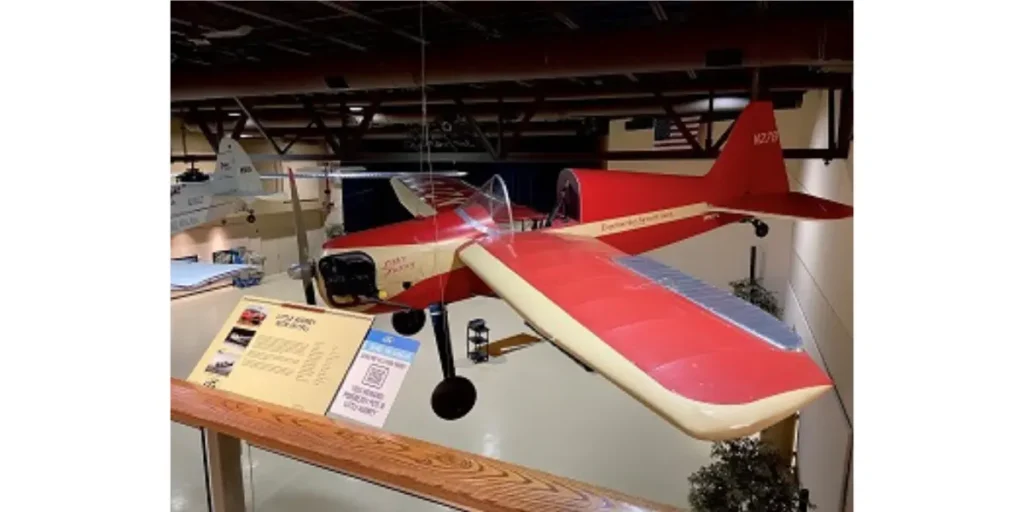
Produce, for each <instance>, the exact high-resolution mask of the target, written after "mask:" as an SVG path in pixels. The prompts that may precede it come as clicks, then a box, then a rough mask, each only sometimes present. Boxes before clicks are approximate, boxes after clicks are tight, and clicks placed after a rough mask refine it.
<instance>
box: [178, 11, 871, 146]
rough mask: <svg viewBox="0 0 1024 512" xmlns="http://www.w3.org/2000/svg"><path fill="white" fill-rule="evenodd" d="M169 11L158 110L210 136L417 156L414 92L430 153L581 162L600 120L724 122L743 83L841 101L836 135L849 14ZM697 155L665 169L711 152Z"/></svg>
mask: <svg viewBox="0 0 1024 512" xmlns="http://www.w3.org/2000/svg"><path fill="white" fill-rule="evenodd" d="M171 16H172V18H171V31H172V33H171V38H172V45H171V50H172V55H171V60H172V63H171V70H172V83H171V94H172V104H171V110H172V114H173V115H176V116H180V117H181V118H182V119H183V120H185V123H184V124H185V126H186V127H187V128H188V129H190V130H194V131H199V132H203V133H204V135H206V136H207V138H208V140H216V137H217V136H218V134H232V135H235V136H238V137H265V136H269V137H271V138H272V139H274V140H275V144H276V145H277V146H278V149H279V150H283V149H284V148H285V146H287V145H288V143H289V142H292V141H294V140H301V139H320V140H326V141H327V143H328V145H329V146H330V147H331V149H332V153H334V154H333V155H332V156H333V157H336V158H335V159H337V160H351V161H369V160H373V159H378V158H380V159H384V160H387V159H388V158H392V157H387V156H384V155H386V154H389V153H395V152H408V151H414V150H415V149H416V145H417V144H419V140H418V139H417V137H418V136H417V135H416V133H417V132H419V131H421V130H422V127H421V123H422V117H423V114H424V112H423V107H422V106H421V102H422V101H423V100H424V94H425V100H426V103H427V104H428V106H427V111H426V115H427V118H428V120H429V121H430V122H431V127H432V129H436V130H437V131H438V136H437V139H436V141H435V144H437V143H440V144H442V146H439V147H437V148H436V149H435V150H436V151H461V152H463V153H467V152H470V153H476V154H482V155H483V157H485V158H486V157H488V156H489V157H490V158H492V159H502V158H513V159H515V158H514V157H515V156H516V154H517V153H524V152H525V153H533V152H543V151H547V149H546V148H548V147H549V146H558V147H559V148H563V149H562V150H561V151H563V152H565V151H572V152H584V153H585V152H594V151H599V148H598V147H596V146H595V143H594V141H595V140H596V137H597V136H598V135H600V134H601V133H603V130H606V129H607V122H608V121H609V120H610V119H621V118H627V119H640V120H642V119H651V118H664V119H670V120H672V122H673V123H674V124H676V125H682V124H684V123H683V119H684V118H689V117H691V116H695V118H697V119H699V120H701V121H707V120H709V119H716V120H728V119H731V118H735V116H736V114H737V113H738V111H739V110H740V109H741V108H742V105H743V103H742V101H743V100H745V99H747V98H749V97H750V96H751V95H752V93H753V92H754V91H755V89H754V88H755V86H756V87H757V89H756V91H757V93H758V94H759V95H761V96H767V97H771V98H772V99H773V101H775V103H776V106H777V107H778V108H794V107H797V106H799V105H800V102H801V100H802V95H803V93H804V92H806V91H808V90H812V89H833V90H843V91H844V93H843V94H842V97H843V98H844V100H842V104H841V105H839V106H837V107H836V115H837V116H839V124H840V125H841V126H840V130H839V131H840V133H839V134H837V137H839V138H842V137H843V136H844V135H845V136H846V137H847V138H848V137H849V135H848V133H849V127H848V126H846V133H845V134H844V133H843V132H844V129H843V126H842V125H843V123H844V121H843V117H842V114H843V113H845V112H846V111H847V110H848V109H849V106H848V105H846V103H847V100H846V99H845V98H849V97H851V94H847V93H846V91H849V90H850V89H851V87H852V78H851V77H852V62H853V35H852V33H853V30H852V25H853V21H852V20H853V4H852V2H772V3H768V2H422V3H421V2H182V1H177V2H172V4H171ZM421 16H422V18H421ZM421 19H422V25H421ZM424 54H425V56H426V61H425V65H424V63H423V61H422V60H421V56H422V55H424ZM423 84H425V85H426V87H425V88H424V87H422V86H423ZM712 97H713V98H714V99H713V100H711V101H710V102H709V99H710V98H712ZM837 103H838V102H837ZM846 117H847V118H849V117H852V110H850V113H849V115H847V116H846ZM850 122H851V121H850V120H849V119H846V121H845V124H846V125H849V124H850ZM452 127H454V128H452ZM445 128H447V131H446V130H445ZM445 136H447V137H449V138H457V137H456V136H460V137H464V138H466V139H469V140H468V146H467V145H465V144H463V145H461V146H460V144H457V143H456V142H458V141H455V142H452V143H451V144H449V146H444V137H445ZM431 138H432V139H433V138H435V137H434V135H431ZM687 138H688V139H689V137H687ZM437 141H441V142H437ZM695 142H698V144H695V145H693V146H692V149H691V150H690V152H689V153H687V154H682V153H680V154H679V155H674V156H679V157H691V156H692V157H713V156H714V154H715V151H714V149H715V146H716V145H715V144H714V143H713V142H715V141H695ZM707 142H712V143H711V144H708V143H707ZM840 146H844V144H842V141H841V140H840V141H838V142H837V143H836V144H835V148H833V149H835V150H837V151H838V150H840V149H842V148H841V147H840ZM565 148H568V149H565ZM807 155H808V157H810V156H811V154H810V153H808V154H807ZM821 155H823V154H814V157H819V156H821ZM831 155H832V157H835V156H836V155H838V153H837V152H833V153H832V154H831ZM208 156H209V155H207V157H208ZM790 156H792V155H790ZM519 157H521V158H525V156H524V155H519ZM821 157H823V156H821Z"/></svg>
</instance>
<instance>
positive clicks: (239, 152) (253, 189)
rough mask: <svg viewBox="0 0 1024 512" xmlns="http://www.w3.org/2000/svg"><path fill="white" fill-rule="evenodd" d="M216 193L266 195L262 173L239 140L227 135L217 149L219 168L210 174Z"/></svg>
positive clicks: (223, 194) (220, 194)
mask: <svg viewBox="0 0 1024 512" xmlns="http://www.w3.org/2000/svg"><path fill="white" fill-rule="evenodd" d="M210 182H211V187H212V191H213V193H214V195H218V196H236V197H255V196H262V195H265V194H266V192H264V191H263V182H262V180H261V179H260V173H258V172H256V167H255V166H254V165H253V164H252V159H251V158H249V155H248V154H247V153H246V152H245V150H244V149H242V144H241V143H239V142H238V141H237V140H234V139H232V138H228V137H225V138H224V139H221V141H220V149H218V150H217V169H216V170H215V171H214V172H213V174H211V175H210Z"/></svg>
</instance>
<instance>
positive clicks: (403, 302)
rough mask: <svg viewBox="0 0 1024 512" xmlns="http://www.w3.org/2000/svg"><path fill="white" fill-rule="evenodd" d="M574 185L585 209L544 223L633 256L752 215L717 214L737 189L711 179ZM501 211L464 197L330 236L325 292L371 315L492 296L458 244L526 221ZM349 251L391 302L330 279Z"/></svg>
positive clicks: (584, 174)
mask: <svg viewBox="0 0 1024 512" xmlns="http://www.w3.org/2000/svg"><path fill="white" fill-rule="evenodd" d="M566 183H568V184H570V185H571V187H572V188H574V189H575V190H576V191H578V194H579V198H580V200H579V204H578V206H577V209H576V211H575V212H574V213H573V215H571V216H570V217H571V218H567V219H560V220H558V221H555V222H553V223H552V225H551V226H548V227H544V228H540V229H542V230H543V231H547V232H554V233H559V234H564V235H573V236H584V237H591V238H598V239H600V240H601V241H603V242H605V243H607V244H609V245H611V246H613V247H615V248H617V249H619V250H621V251H623V252H626V253H628V254H639V253H643V252H647V251H650V250H653V249H656V248H658V247H663V246H665V245H669V244H672V243H675V242H678V241H680V240H684V239H686V238H689V237H692V236H695V235H698V234H701V233H704V232H706V231H709V230H711V229H715V228H717V227H720V226H723V225H726V224H729V223H732V222H736V221H738V220H741V219H742V218H743V217H744V216H742V215H734V214H725V213H711V212H709V211H708V208H707V203H708V201H711V200H714V199H718V198H720V197H721V196H723V195H724V194H728V193H729V190H728V187H721V186H718V184H717V183H716V182H715V181H714V180H709V179H707V178H704V177H686V176H673V175H656V174H641V173H632V172H624V171H606V170H582V169H571V170H569V169H567V170H566V171H563V175H562V177H560V185H559V186H560V188H561V187H562V186H563V185H564V184H566ZM513 211H515V210H514V209H513ZM513 215H515V214H513ZM496 216H499V215H496V214H494V212H491V211H488V209H486V208H484V207H482V206H480V205H476V204H465V205H463V206H462V207H460V208H459V209H448V210H444V211H440V212H438V213H437V214H436V215H433V216H431V217H426V218H417V219H412V220H408V221H404V222H399V223H395V224H391V225H387V226H382V227H378V228H374V229H369V230H366V231H362V232H356V233H351V234H347V235H344V236H340V237H337V238H334V239H331V240H329V241H327V243H325V244H324V256H323V258H321V263H320V271H321V272H318V284H319V289H320V294H321V296H322V297H323V298H324V300H325V301H326V302H327V303H328V304H330V305H332V306H334V307H341V308H348V309H355V310H359V311H364V312H368V313H386V312H390V311H394V310H398V309H404V308H413V309H423V308H426V307H428V306H429V305H430V304H432V303H435V302H439V301H443V302H449V303H450V302H457V301H460V300H464V299H468V298H470V297H473V296H477V295H493V293H492V292H491V290H490V289H489V288H488V287H487V285H486V284H484V283H483V281H481V280H480V279H479V278H477V277H476V276H475V275H474V274H473V272H472V271H470V269H469V268H467V267H465V266H464V265H462V264H461V262H460V261H459V260H458V256H457V251H458V249H459V248H460V247H462V246H463V245H464V244H466V243H469V242H470V241H472V240H474V239H477V238H480V237H486V236H489V234H488V233H487V232H486V231H487V230H491V233H490V234H494V233H495V232H501V233H507V232H508V231H513V230H514V229H516V228H521V226H518V225H516V226H515V227H513V225H514V223H512V222H496V221H495V220H494V218H493V217H496ZM495 230H496V231H495ZM511 236H514V234H512V235H511ZM339 255H342V256H339ZM344 255H360V257H361V258H362V259H363V260H364V261H367V262H366V263H365V264H364V265H362V267H360V268H362V269H363V270H361V271H362V272H364V273H372V275H366V276H364V278H363V280H364V281H365V282H373V284H375V285H376V290H377V292H378V293H379V292H383V293H381V294H380V295H381V296H384V297H385V301H386V303H382V302H379V301H365V300H362V301H360V300H356V299H352V298H351V297H347V296H346V295H347V292H346V290H347V289H346V288H345V285H344V284H340V283H343V282H344V283H349V282H353V279H334V280H333V282H335V284H334V285H331V284H329V283H331V282H332V277H331V272H330V271H329V270H330V269H329V268H328V267H325V266H324V260H325V259H329V258H332V257H344ZM364 256H365V257H364ZM370 261H372V264H371V263H370ZM371 265H372V270H371ZM337 268H344V269H353V268H356V267H355V266H340V267H339V266H337V265H336V266H335V270H336V272H342V271H341V270H337ZM346 271H348V270H346ZM337 290H341V291H342V293H341V295H340V296H339V294H338V293H332V291H337Z"/></svg>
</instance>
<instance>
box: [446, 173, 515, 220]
mask: <svg viewBox="0 0 1024 512" xmlns="http://www.w3.org/2000/svg"><path fill="white" fill-rule="evenodd" d="M458 211H459V214H460V215H461V216H463V217H464V218H468V219H467V220H468V221H469V222H471V223H474V224H477V225H478V226H479V227H480V228H482V230H486V231H488V233H490V234H504V233H511V232H513V230H514V225H513V223H512V201H510V200H509V198H508V188H507V187H506V186H505V181H504V180H502V179H501V176H497V175H495V176H494V177H492V178H491V179H489V180H487V183H484V184H483V185H482V186H480V187H478V188H477V192H476V193H475V194H473V195H472V196H471V197H470V198H469V200H468V201H466V203H465V204H463V205H462V206H460V207H459V209H458Z"/></svg>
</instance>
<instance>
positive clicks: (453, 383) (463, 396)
mask: <svg viewBox="0 0 1024 512" xmlns="http://www.w3.org/2000/svg"><path fill="white" fill-rule="evenodd" d="M475 404H476V387H475V386H473V383H472V382H470V380H469V379H467V378H465V377H460V376H455V377H452V378H450V379H444V380H442V381H441V382H440V383H438V385H437V387H435V388H434V393H433V394H432V395H431V396H430V407H431V408H433V409H434V414H436V415H437V416H438V417H439V418H441V419H445V420H448V421H451V420H457V419H459V418H461V417H463V416H465V415H466V414H469V411H471V410H473V406H474V405H475Z"/></svg>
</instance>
